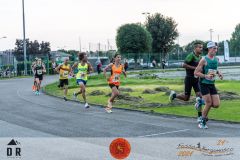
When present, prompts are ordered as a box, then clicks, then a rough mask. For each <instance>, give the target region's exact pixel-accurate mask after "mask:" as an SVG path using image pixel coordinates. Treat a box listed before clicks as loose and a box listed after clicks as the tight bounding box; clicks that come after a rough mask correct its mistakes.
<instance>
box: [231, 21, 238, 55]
mask: <svg viewBox="0 0 240 160" xmlns="http://www.w3.org/2000/svg"><path fill="white" fill-rule="evenodd" d="M230 50H231V52H232V53H234V54H235V56H237V53H238V55H239V54H240V24H238V25H236V27H235V30H234V32H233V33H232V37H231V39H230ZM231 52H230V53H231Z"/></svg>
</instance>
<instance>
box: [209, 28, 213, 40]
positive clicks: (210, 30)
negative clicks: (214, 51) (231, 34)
mask: <svg viewBox="0 0 240 160" xmlns="http://www.w3.org/2000/svg"><path fill="white" fill-rule="evenodd" d="M209 32H210V41H212V32H213V29H209Z"/></svg>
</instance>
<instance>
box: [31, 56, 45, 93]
mask: <svg viewBox="0 0 240 160" xmlns="http://www.w3.org/2000/svg"><path fill="white" fill-rule="evenodd" d="M33 70H34V75H35V81H36V83H37V90H36V92H35V94H36V95H39V94H40V92H39V91H40V89H41V82H42V80H43V74H44V73H46V68H45V65H44V63H42V60H41V58H38V60H37V62H36V63H35V64H34V65H33Z"/></svg>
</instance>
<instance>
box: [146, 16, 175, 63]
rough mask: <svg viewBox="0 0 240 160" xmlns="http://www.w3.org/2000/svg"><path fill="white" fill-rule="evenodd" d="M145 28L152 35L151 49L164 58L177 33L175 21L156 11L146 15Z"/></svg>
mask: <svg viewBox="0 0 240 160" xmlns="http://www.w3.org/2000/svg"><path fill="white" fill-rule="evenodd" d="M146 28H147V30H148V31H149V32H150V33H151V35H152V39H153V42H152V51H153V52H154V53H160V54H161V57H163V58H165V57H166V55H167V53H168V52H169V51H170V50H171V48H172V46H173V45H174V40H175V39H176V38H177V37H178V35H179V34H178V30H177V23H176V22H175V20H174V19H173V18H171V17H165V16H163V15H162V14H160V13H156V14H154V15H150V16H148V17H147V20H146Z"/></svg>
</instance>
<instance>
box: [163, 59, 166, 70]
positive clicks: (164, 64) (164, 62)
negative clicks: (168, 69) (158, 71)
mask: <svg viewBox="0 0 240 160" xmlns="http://www.w3.org/2000/svg"><path fill="white" fill-rule="evenodd" d="M165 66H166V61H165V60H162V69H163V70H164V68H165Z"/></svg>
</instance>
